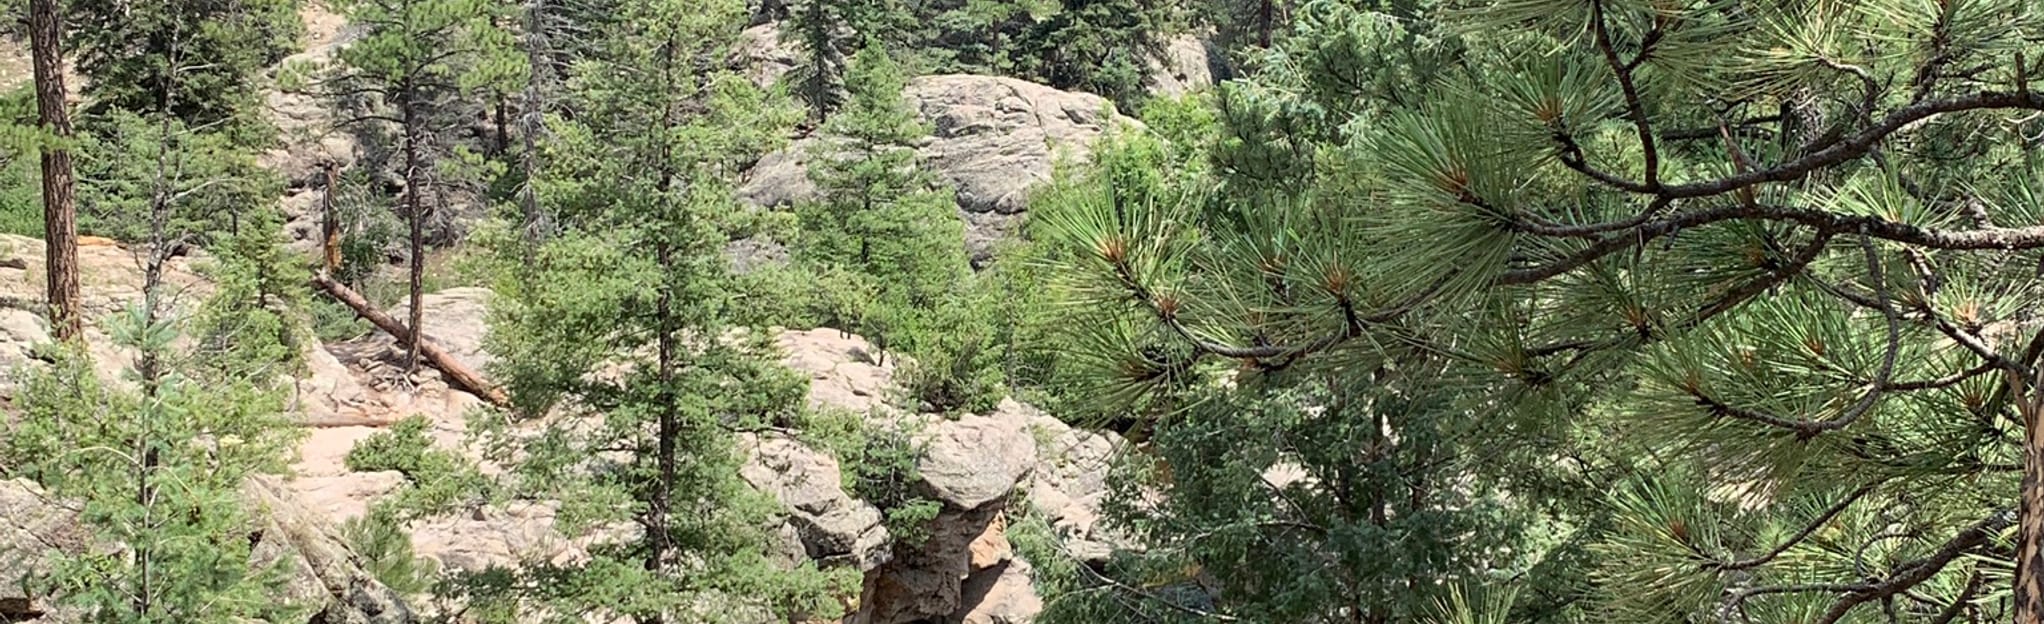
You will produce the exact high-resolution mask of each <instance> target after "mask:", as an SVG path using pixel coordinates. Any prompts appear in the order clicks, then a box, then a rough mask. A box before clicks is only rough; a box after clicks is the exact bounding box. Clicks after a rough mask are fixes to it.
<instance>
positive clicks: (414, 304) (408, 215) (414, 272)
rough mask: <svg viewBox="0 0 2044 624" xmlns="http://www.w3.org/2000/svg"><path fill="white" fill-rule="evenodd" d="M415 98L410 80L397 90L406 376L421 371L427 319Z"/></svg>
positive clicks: (421, 175)
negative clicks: (405, 231)
mask: <svg viewBox="0 0 2044 624" xmlns="http://www.w3.org/2000/svg"><path fill="white" fill-rule="evenodd" d="M416 96H417V89H415V88H413V87H412V86H411V84H410V81H409V80H408V81H406V82H405V84H404V85H402V86H400V87H399V88H398V107H399V108H402V109H403V111H402V112H401V114H402V115H403V118H404V119H403V121H404V126H405V127H404V134H405V221H406V222H407V225H408V226H409V227H410V229H411V231H410V236H409V237H407V239H408V240H407V241H406V242H407V243H408V245H409V247H410V252H411V253H410V254H409V255H410V256H411V257H410V259H409V260H410V263H411V266H410V267H409V269H410V270H409V273H410V278H411V279H410V286H411V288H410V293H411V299H410V301H411V309H410V310H408V312H409V313H410V317H411V318H409V319H407V320H408V321H410V322H409V323H407V326H408V327H410V328H411V332H409V337H408V338H406V339H405V372H406V373H410V372H412V371H415V370H418V369H419V335H420V334H422V333H425V332H424V331H423V329H422V327H421V324H422V323H423V322H424V319H425V316H424V315H425V310H423V309H422V308H423V307H424V306H423V305H422V304H423V303H424V301H425V291H426V244H425V238H426V225H425V223H426V215H425V211H424V210H422V209H421V207H422V206H423V201H424V200H423V199H422V198H423V197H424V196H425V194H426V184H425V178H426V174H425V172H424V171H423V170H422V167H424V163H423V162H422V161H423V160H424V158H422V157H421V155H420V153H419V136H420V135H421V134H422V133H423V130H422V129H420V128H419V118H418V114H419V111H418V106H417V103H416V102H414V101H413V98H414V97H416Z"/></svg>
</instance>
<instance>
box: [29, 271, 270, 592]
mask: <svg viewBox="0 0 2044 624" xmlns="http://www.w3.org/2000/svg"><path fill="white" fill-rule="evenodd" d="M113 327H114V329H115V334H116V337H117V339H118V340H119V341H120V342H121V343H122V344H123V345H126V346H128V347H129V348H133V349H137V350H139V351H140V352H142V353H147V354H156V355H157V356H159V357H163V358H165V359H168V356H170V355H171V353H170V352H169V351H168V349H169V346H170V345H171V344H172V341H173V340H174V339H175V338H176V335H177V333H176V328H175V326H174V325H173V324H171V323H168V322H157V323H154V324H150V323H148V322H147V321H146V320H145V316H144V315H143V314H141V313H140V312H139V310H137V311H134V312H133V313H130V314H124V315H122V316H121V317H120V318H118V319H116V320H115V324H114V326H113ZM48 353H49V355H50V356H51V357H52V358H53V363H52V364H51V365H50V367H48V368H46V369H38V370H33V371H31V372H30V373H29V374H28V375H27V376H26V379H25V380H23V382H22V386H21V388H20V390H19V393H18V394H17V395H16V397H15V399H16V405H18V406H19V407H20V408H21V413H20V416H19V418H17V419H13V420H11V421H10V422H9V424H8V425H7V426H6V428H5V429H0V465H6V466H8V467H9V471H10V474H12V475H14V476H20V477H27V478H29V479H32V480H34V481H36V482H37V483H40V484H42V485H43V486H44V487H46V488H48V490H49V491H50V492H51V494H53V495H55V496H58V497H62V498H65V499H70V500H77V501H82V503H83V509H82V515H81V518H82V519H83V521H84V524H85V526H86V527H87V528H88V530H89V531H90V532H91V534H92V538H93V541H94V542H95V543H100V544H112V545H118V546H117V547H114V548H94V549H92V550H88V551H86V552H84V553H80V554H77V555H74V556H67V557H63V558H61V559H60V560H59V562H58V564H57V565H56V566H55V569H54V570H53V571H52V572H51V573H50V574H49V575H48V576H47V577H45V578H41V579H31V580H32V581H33V582H35V583H36V584H37V585H39V586H41V587H44V588H47V589H48V590H50V591H53V592H54V593H55V594H57V595H58V596H59V598H60V599H61V600H62V601H63V602H64V603H66V604H68V605H70V606H73V607H76V608H79V609H82V610H84V611H85V612H88V613H93V614H94V621H103V622H132V623H137V624H140V623H145V622H205V621H228V620H235V619H242V618H254V619H271V620H284V619H290V618H292V617H299V618H302V617H304V614H303V612H302V611H301V610H300V609H299V608H298V607H297V606H296V605H292V604H289V603H285V602H282V601H279V600H278V599H277V596H278V595H279V594H278V592H280V591H281V590H282V586H283V582H284V574H285V573H286V572H287V570H288V567H286V566H288V565H290V564H291V562H289V561H287V560H285V561H259V560H257V559H256V558H255V557H254V555H253V553H252V552H251V549H252V548H253V546H254V544H252V543H251V542H250V540H249V539H248V534H249V531H250V527H251V526H252V524H253V523H255V522H256V521H257V520H256V519H255V518H253V517H251V516H250V515H249V513H248V512H247V511H246V510H245V509H244V506H243V505H244V503H243V498H242V494H241V488H242V487H243V481H244V480H246V479H248V478H249V477H251V476H253V475H256V474H259V473H264V472H274V471H280V470H282V468H283V462H282V457H283V454H284V450H285V449H287V448H289V447H290V445H291V444H292V442H293V440H294V435H293V431H294V430H293V429H291V428H290V426H289V424H288V422H286V420H285V419H284V418H283V417H282V408H283V406H282V402H281V401H280V397H279V396H277V395H276V394H275V393H272V392H269V391H266V390H263V389H262V388H261V387H260V386H258V385H254V384H250V383H246V380H236V379H228V380H216V379H201V378H188V377H186V376H184V375H183V374H181V373H180V371H178V370H176V369H174V368H173V369H171V370H168V371H164V373H165V374H163V375H162V376H160V377H158V378H155V379H142V380H140V381H141V382H142V384H141V386H142V391H140V392H138V391H134V390H128V389H124V388H122V387H119V386H112V385H108V384H106V383H104V382H103V381H101V380H100V379H99V378H98V377H97V376H96V373H95V370H94V367H93V366H92V365H91V363H90V362H89V361H88V360H87V359H86V357H85V356H84V355H83V354H80V353H77V352H75V351H72V350H69V349H65V348H62V347H51V348H50V349H49V350H48ZM109 416H113V417H109Z"/></svg>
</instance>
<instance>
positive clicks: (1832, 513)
mask: <svg viewBox="0 0 2044 624" xmlns="http://www.w3.org/2000/svg"><path fill="white" fill-rule="evenodd" d="M1881 483H1882V481H1875V482H1873V483H1868V484H1866V485H1863V486H1860V488H1859V489H1857V490H1853V491H1852V493H1850V494H1846V495H1845V498H1841V499H1839V500H1838V502H1836V503H1832V504H1831V506H1830V507H1827V508H1825V509H1824V512H1823V513H1820V514H1817V517H1816V518H1815V519H1812V520H1811V521H1810V523H1809V524H1806V525H1804V526H1803V528H1802V530H1800V531H1796V534H1795V535H1791V536H1789V538H1788V539H1786V540H1782V542H1781V543H1780V544H1776V545H1775V546H1774V548H1771V549H1768V551H1767V552H1766V553H1763V554H1761V555H1760V556H1757V557H1752V558H1748V559H1736V560H1732V561H1726V562H1722V563H1712V564H1709V565H1710V567H1711V568H1715V569H1718V570H1726V571H1731V570H1747V569H1752V568H1757V567H1760V566H1762V565H1765V564H1766V563H1767V562H1769V561H1773V560H1774V558H1775V557H1780V556H1781V554H1782V553H1785V552H1788V550H1789V549H1790V548H1794V547H1795V545H1796V544H1800V543H1802V542H1803V540H1806V539H1809V538H1810V536H1811V535H1815V534H1817V530H1818V529H1822V528H1824V525H1826V524H1829V523H1830V522H1831V519H1832V518H1836V517H1838V514H1841V513H1844V512H1845V510H1846V508H1848V507H1851V506H1852V504H1853V503H1856V502H1859V499H1861V498H1865V497H1866V495H1868V494H1871V493H1873V491H1874V488H1876V487H1879V486H1880V485H1881Z"/></svg>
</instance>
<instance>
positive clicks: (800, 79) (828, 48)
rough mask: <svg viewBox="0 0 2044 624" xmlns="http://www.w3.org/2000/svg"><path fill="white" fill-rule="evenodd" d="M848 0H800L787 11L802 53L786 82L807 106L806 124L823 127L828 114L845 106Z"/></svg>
mask: <svg viewBox="0 0 2044 624" xmlns="http://www.w3.org/2000/svg"><path fill="white" fill-rule="evenodd" d="M849 4H850V3H849V2H848V1H847V0H801V1H800V2H797V3H795V5H794V6H791V7H788V11H789V14H788V21H789V26H790V27H791V28H790V31H789V32H788V33H786V34H784V35H782V38H784V39H792V40H793V41H794V42H795V43H796V44H797V45H799V46H800V49H801V55H802V56H801V62H800V64H798V65H796V66H795V68H794V71H793V72H791V74H790V76H789V79H790V81H791V83H792V84H793V90H794V92H795V94H796V96H797V97H800V98H801V99H802V101H803V103H806V104H808V105H809V120H810V121H812V122H815V123H819V124H820V123H823V122H824V121H825V120H827V119H829V118H830V113H831V112H832V111H835V110H837V108H838V107H839V106H842V105H844V99H845V93H844V91H845V85H844V80H845V76H844V73H845V45H846V41H847V40H849V39H850V38H851V34H850V32H849V31H850V30H851V24H850V23H849V20H848V19H846V18H847V17H848V14H849V11H848V10H847V9H848V8H849Z"/></svg>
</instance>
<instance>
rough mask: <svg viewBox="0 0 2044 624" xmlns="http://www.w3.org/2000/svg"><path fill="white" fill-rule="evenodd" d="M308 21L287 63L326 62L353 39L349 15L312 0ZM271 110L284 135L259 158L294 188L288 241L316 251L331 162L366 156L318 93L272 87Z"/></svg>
mask: <svg viewBox="0 0 2044 624" xmlns="http://www.w3.org/2000/svg"><path fill="white" fill-rule="evenodd" d="M299 19H300V21H302V22H303V23H304V25H305V38H306V49H305V50H304V51H303V52H300V53H298V54H294V55H292V56H291V57H289V58H286V59H285V61H284V64H285V65H286V66H292V65H298V64H310V65H314V66H319V65H325V64H326V63H328V62H329V61H331V60H332V59H333V57H334V52H335V51H337V50H339V49H340V48H341V46H343V45H346V43H347V41H348V34H349V33H348V32H347V28H346V27H347V18H345V17H343V16H341V15H338V14H335V13H334V12H332V11H330V10H327V9H326V7H324V6H323V5H322V3H318V2H308V3H306V4H305V6H304V7H303V8H301V9H300V11H299ZM264 108H265V113H266V114H267V116H268V117H269V119H270V122H271V123H274V124H276V125H277V129H278V131H279V133H280V134H281V136H282V138H283V140H282V141H281V142H279V144H278V147H276V148H275V149H272V150H270V151H268V152H265V153H264V154H262V156H261V157H259V158H258V159H257V163H258V164H261V165H262V166H264V167H267V168H269V169H271V170H273V171H276V172H277V173H279V174H281V175H283V176H284V182H285V186H286V188H287V189H288V190H287V191H286V195H285V197H284V198H283V200H282V202H281V204H280V205H281V206H282V207H283V211H284V218H285V225H284V231H285V240H287V241H290V246H291V248H292V249H294V250H297V251H303V252H310V251H312V250H314V249H317V248H318V246H319V231H320V219H322V218H323V215H322V214H321V213H320V211H319V201H320V188H321V187H322V186H323V185H324V184H325V181H324V178H325V167H326V166H327V165H330V164H331V165H337V166H346V165H349V164H351V163H354V162H355V161H356V160H357V159H359V158H360V157H361V153H362V150H361V146H360V145H359V144H358V142H357V141H356V139H355V136H354V135H353V134H350V133H349V132H346V131H344V130H340V129H336V128H334V127H333V122H334V115H333V112H332V110H331V109H329V108H328V106H327V103H326V102H323V101H321V99H320V98H319V97H318V96H315V95H310V94H302V93H285V92H283V91H271V92H269V93H268V94H266V95H265V96H264Z"/></svg>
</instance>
